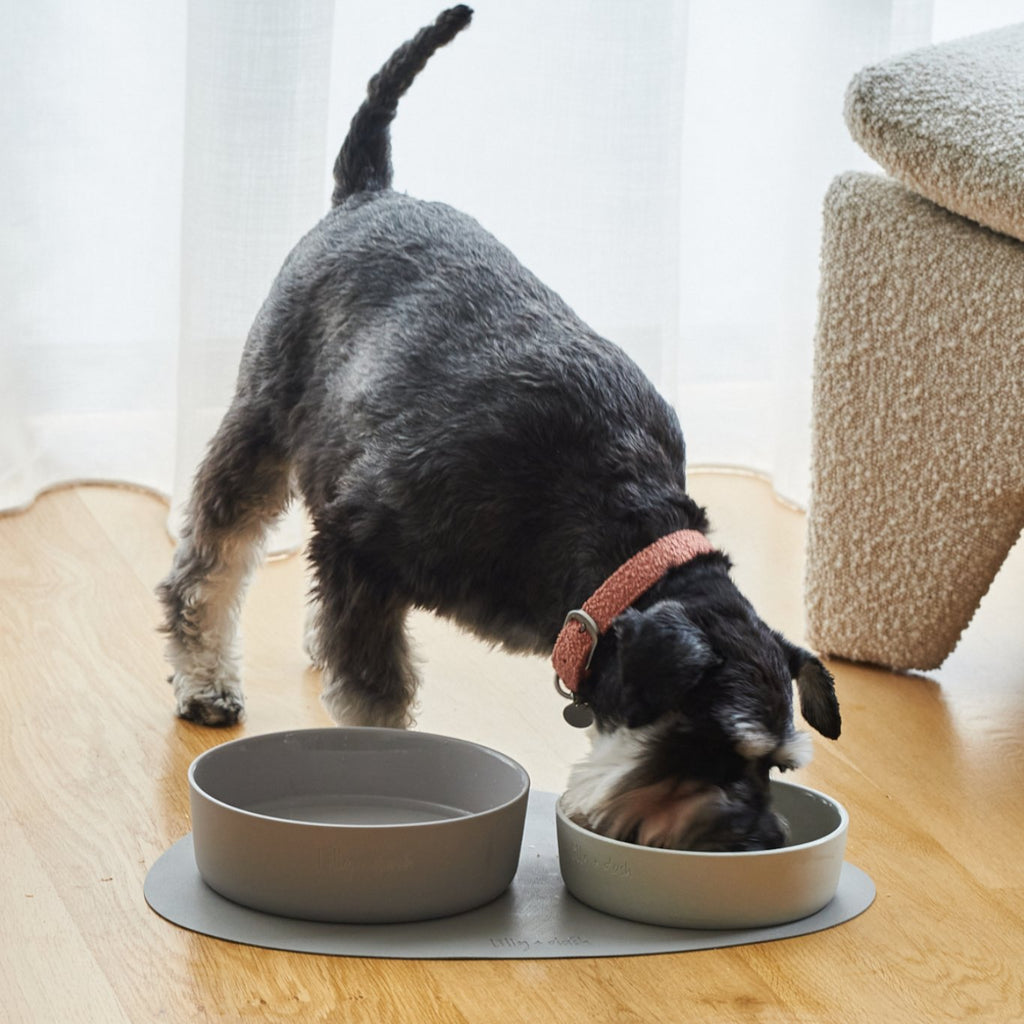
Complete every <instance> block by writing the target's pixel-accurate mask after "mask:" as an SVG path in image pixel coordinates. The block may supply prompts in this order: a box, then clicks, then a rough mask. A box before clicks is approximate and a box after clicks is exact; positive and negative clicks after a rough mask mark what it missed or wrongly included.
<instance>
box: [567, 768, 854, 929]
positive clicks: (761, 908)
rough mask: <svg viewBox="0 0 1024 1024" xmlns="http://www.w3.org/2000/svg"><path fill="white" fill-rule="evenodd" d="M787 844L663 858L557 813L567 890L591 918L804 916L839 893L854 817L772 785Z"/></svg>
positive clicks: (672, 923)
mask: <svg viewBox="0 0 1024 1024" xmlns="http://www.w3.org/2000/svg"><path fill="white" fill-rule="evenodd" d="M771 796H772V801H773V805H774V807H775V809H776V810H777V811H778V812H779V813H780V814H781V815H782V816H783V817H784V818H785V819H786V821H787V822H788V823H789V828H790V836H789V842H788V845H786V846H784V847H781V848H780V849H777V850H757V851H750V852H744V853H696V852H692V851H686V850H662V849H655V848H652V847H648V846H636V845H633V844H632V843H623V842H619V841H618V840H615V839H608V838H606V837H604V836H600V835H597V834H596V833H594V832H591V831H589V830H588V829H586V828H583V827H582V826H581V825H577V824H576V823H575V822H573V821H570V820H569V818H568V817H566V815H565V814H564V813H563V811H562V807H561V803H559V805H558V807H557V808H556V812H555V814H556V831H557V835H558V859H559V864H560V866H561V869H562V878H563V880H564V881H565V885H566V888H568V890H569V891H570V892H571V893H572V894H573V895H574V896H575V897H576V898H577V899H578V900H580V901H581V902H583V903H586V904H587V905H588V906H590V907H593V908H594V909H595V910H601V911H604V912H605V913H607V914H614V915H615V916H616V917H625V918H629V919H631V920H633V921H642V922H643V923H645V924H658V925H667V926H669V927H674V928H761V927H767V926H770V925H778V924H784V923H786V922H789V921H796V920H799V919H800V918H802V917H808V916H809V915H811V914H814V913H816V912H817V911H819V910H821V909H822V908H823V907H825V906H826V905H827V904H828V903H829V902H830V901H831V899H832V897H833V896H834V895H835V893H836V888H837V887H838V885H839V873H840V871H841V870H842V867H843V855H844V853H845V850H846V832H847V827H848V825H849V817H848V815H847V813H846V811H845V810H844V808H843V807H842V805H841V804H839V803H837V802H836V801H835V800H832V799H831V798H830V797H827V796H825V795H824V794H823V793H819V792H817V791H816V790H813V789H807V788H806V787H804V786H798V785H795V784H793V783H790V782H780V781H778V780H776V779H773V780H772V781H771Z"/></svg>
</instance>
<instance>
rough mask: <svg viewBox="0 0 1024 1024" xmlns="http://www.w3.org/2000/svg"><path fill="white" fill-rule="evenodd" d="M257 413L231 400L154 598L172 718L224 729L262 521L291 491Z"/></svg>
mask: <svg viewBox="0 0 1024 1024" xmlns="http://www.w3.org/2000/svg"><path fill="white" fill-rule="evenodd" d="M270 437H271V433H270V430H269V429H268V427H267V424H266V419H265V413H262V412H258V411H253V410H251V409H248V408H247V407H246V405H245V403H243V402H240V401H237V400H236V403H235V404H234V405H233V406H232V408H231V409H230V410H229V411H228V413H227V415H226V416H225V417H224V420H223V422H222V423H221V426H220V428H219V429H218V431H217V433H216V435H215V436H214V438H213V441H212V442H211V444H210V448H209V451H208V453H207V455H206V458H205V459H204V460H203V462H202V464H201V465H200V467H199V471H198V473H197V474H196V479H195V484H194V487H193V491H192V497H191V500H190V503H189V508H188V513H187V516H186V522H185V527H184V529H183V531H182V536H181V542H180V544H179V545H178V548H177V550H176V552H175V556H174V563H173V565H172V567H171V571H170V573H169V574H168V575H167V577H166V579H164V580H163V582H162V583H161V584H160V585H159V587H158V588H157V593H158V595H159V597H160V600H161V601H162V603H163V606H164V611H165V620H164V625H163V629H164V632H165V633H166V634H167V637H168V641H169V642H168V658H169V660H170V662H171V665H172V667H173V670H174V671H173V674H172V676H171V682H172V683H173V684H174V694H175V698H176V700H177V710H178V714H179V715H180V716H181V717H182V718H187V719H189V720H191V721H194V722H200V723H202V724H204V725H232V724H234V723H235V722H237V721H238V719H239V718H240V717H241V714H242V710H243V699H242V686H241V678H240V670H239V654H238V617H239V612H240V610H241V602H242V598H243V597H244V595H245V589H246V585H247V583H248V581H249V577H250V575H251V573H252V571H253V569H254V568H255V567H256V565H257V564H258V563H259V561H260V558H261V556H262V554H263V542H264V539H265V537H266V534H267V531H268V529H269V527H270V526H271V525H272V523H273V522H274V520H276V519H277V518H278V516H279V515H280V514H281V513H282V512H283V511H284V509H285V507H286V506H287V504H288V501H289V498H290V496H291V491H290V487H289V467H288V462H287V460H286V459H285V458H284V457H283V456H282V455H281V454H280V453H279V452H278V450H277V449H276V447H275V445H274V444H273V443H272V442H271V440H270Z"/></svg>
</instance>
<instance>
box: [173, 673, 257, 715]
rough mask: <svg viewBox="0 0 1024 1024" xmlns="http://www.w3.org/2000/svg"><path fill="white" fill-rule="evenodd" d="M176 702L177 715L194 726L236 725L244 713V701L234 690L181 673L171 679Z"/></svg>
mask: <svg viewBox="0 0 1024 1024" xmlns="http://www.w3.org/2000/svg"><path fill="white" fill-rule="evenodd" d="M172 682H173V683H174V692H175V696H176V698H177V704H178V717H179V718H184V719H186V720H187V721H189V722H195V723H197V724H198V725H211V726H228V725H236V724H237V723H238V722H239V721H240V720H241V718H242V715H243V714H244V712H245V701H244V700H243V699H242V694H241V693H239V692H238V691H235V690H231V689H225V688H223V687H218V686H216V685H214V684H211V683H207V684H205V685H204V684H201V683H197V682H196V681H195V680H193V679H190V678H188V677H184V676H181V675H175V676H174V677H173V678H172Z"/></svg>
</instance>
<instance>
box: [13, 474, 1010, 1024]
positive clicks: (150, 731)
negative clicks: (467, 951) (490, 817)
mask: <svg viewBox="0 0 1024 1024" xmlns="http://www.w3.org/2000/svg"><path fill="white" fill-rule="evenodd" d="M692 484H693V491H694V493H695V495H696V496H697V497H698V499H699V500H701V501H703V502H706V503H707V504H708V506H709V509H710V512H711V516H712V521H713V522H714V523H716V524H717V527H718V530H717V540H718V542H719V544H720V545H721V546H722V547H723V548H725V549H726V550H729V551H730V552H731V553H732V555H733V557H734V561H735V563H736V569H735V576H736V578H737V580H738V582H739V583H740V585H741V587H743V588H744V589H745V590H746V592H747V594H748V596H750V597H751V599H752V600H753V601H754V603H755V605H756V606H758V608H759V609H760V611H761V614H762V616H763V617H764V618H765V619H766V620H767V621H768V622H770V623H771V624H772V625H775V626H777V627H779V628H781V629H783V630H785V631H787V632H789V633H790V635H791V636H793V637H794V638H798V637H799V635H800V632H801V628H802V611H801V601H800V591H801V578H802V571H803V567H802V544H803V517H802V516H801V515H800V514H799V513H797V512H794V511H792V510H789V509H787V508H784V507H782V506H781V505H779V504H777V503H776V502H774V501H773V499H772V498H771V496H770V492H769V490H768V488H767V487H766V486H765V485H764V484H762V483H761V482H760V481H757V480H753V479H750V478H744V477H738V476H721V475H716V474H705V473H696V474H694V478H693V481H692ZM165 514H166V510H165V507H164V505H163V504H162V503H160V502H159V501H158V500H156V499H155V498H153V497H151V496H148V495H145V494H140V493H135V492H132V491H129V490H120V489H113V488H96V487H91V488H73V489H66V490H60V491H56V492H53V493H50V494H47V495H45V496H43V497H42V498H40V499H39V501H38V502H37V503H36V504H35V505H34V506H33V507H32V508H31V509H30V510H29V511H28V512H25V513H22V514H18V515H11V516H6V517H0V737H2V739H0V782H2V785H0V814H2V829H0V854H2V856H0V864H2V866H3V883H2V886H0V936H2V940H0V942H2V945H0V1019H2V1020H3V1021H5V1022H18V1021H33V1022H34V1021H41V1022H62V1024H63V1022H73V1021H101V1022H105V1024H113V1022H118V1021H138V1022H147V1021H156V1020H166V1021H173V1022H175V1024H184V1022H189V1021H220V1020H229V1021H230V1020H254V1021H256V1020H258V1021H267V1020H279V1019H280V1020H294V1021H303V1022H305V1021H328V1020H329V1021H346V1022H347V1021H353V1022H364V1021H365V1022H367V1024H386V1022H392V1021H401V1022H415V1024H430V1022H442V1021H443V1022H463V1021H466V1022H474V1024H498V1022H501V1024H505V1022H516V1021H525V1022H531V1024H534V1022H547V1021H552V1022H558V1024H567V1022H571V1021H581V1022H583V1021H586V1022H603V1021H616V1022H618V1021H627V1022H628V1021H635V1022H648V1021H672V1022H677V1021H701V1022H731V1021H756V1022H762V1024H764V1022H785V1024H794V1022H815V1024H818V1022H825V1021H829V1022H834V1021H865V1022H871V1024H896V1022H903V1021H908V1022H910V1021H912V1022H936V1021H946V1020H957V1021H960V1020H971V1021H985V1022H993V1024H1007V1022H1010V1021H1024V739H1022V728H1024V669H1022V665H1024V620H1022V617H1021V612H1022V609H1024V551H1022V550H1021V548H1020V546H1018V549H1017V550H1016V551H1015V552H1014V554H1013V556H1012V559H1011V562H1010V563H1008V565H1007V566H1006V568H1005V570H1004V572H1003V573H1002V574H1001V576H1000V577H999V579H998V580H997V582H996V584H995V586H994V587H993V589H992V591H991V593H990V594H989V596H988V597H987V598H986V601H985V604H984V605H983V607H982V610H981V612H980V613H979V615H978V616H977V617H976V619H975V622H974V623H973V624H972V626H971V628H970V630H969V631H968V633H967V634H966V636H965V638H964V640H963V641H962V643H961V646H960V648H958V650H957V652H956V653H955V654H954V656H953V657H952V658H951V659H950V660H949V661H948V662H947V664H946V666H944V668H943V670H942V671H940V672H935V673H932V674H931V675H929V676H928V677H925V676H897V675H891V674H888V673H886V672H883V671H880V670H876V669H871V668H865V667H859V666H854V665H848V664H843V663H833V664H832V668H833V671H834V673H835V675H836V678H837V682H838V690H839V695H840V699H841V701H842V705H843V717H844V733H843V737H842V739H841V740H840V741H839V742H838V743H836V744H830V743H828V742H827V741H824V740H820V741H817V742H816V750H817V755H816V758H815V760H814V762H813V763H812V764H811V765H810V766H809V767H808V768H806V769H804V770H802V771H801V772H800V773H799V778H800V780H801V781H804V782H806V783H807V784H809V785H813V786H816V787H818V788H820V789H824V790H826V791H828V792H830V793H832V794H834V795H836V796H837V797H838V798H839V799H840V800H842V801H843V802H844V803H845V804H846V806H847V808H848V809H849V811H850V815H851V829H850V840H849V847H848V854H847V856H848V859H849V860H850V861H852V862H853V863H854V864H856V865H858V866H859V867H861V868H863V869H864V870H866V871H867V872H868V873H869V874H870V875H871V876H872V878H873V879H874V880H875V882H876V884H877V887H878V897H877V899H876V901H875V903H874V905H873V906H872V907H871V908H870V909H869V910H868V911H867V912H866V913H865V914H863V915H862V916H860V917H859V918H856V919H855V920H853V921H851V922H849V923H847V924H845V925H842V926H840V927H838V928H834V929H832V930H830V931H826V932H821V933H818V934H815V935H809V936H805V937H802V938H796V939H788V940H784V941H779V942H774V943H767V944H763V945H753V946H743V947H736V948H732V949H725V950H716V951H708V952H698V953H684V954H678V955H673V956H649V957H629V958H621V959H614V960H585V959H582V960H548V961H543V960H539V961H500V960H497V961H388V960H363V959H349V958H332V957H321V956H308V955H299V954H289V953H280V952H273V951H267V950H260V949H255V948H251V947H247V946H242V945H233V944H230V943H226V942H222V941H218V940H214V939H209V938H205V937H203V936H200V935H196V934H193V933H191V932H188V931H184V930H181V929H179V928H177V927H175V926H173V925H171V924H168V923H167V922H166V921H164V920H163V919H162V918H160V917H158V916H157V915H156V914H154V913H153V912H152V911H150V910H149V908H148V907H147V905H146V903H145V901H144V899H143V895H142V885H143V880H144V878H145V875H146V872H147V869H148V868H149V866H150V865H152V863H153V862H154V861H155V860H156V859H157V858H158V857H159V856H160V854H161V853H163V851H164V850H165V849H166V848H167V847H168V846H169V845H170V844H171V843H173V842H174V841H175V840H177V839H179V838H180V837H181V836H183V835H184V834H185V833H186V832H188V830H189V819H188V804H187V793H186V774H185V773H186V769H187V767H188V764H189V762H190V761H191V760H192V758H193V757H195V755H196V754H198V753H199V752H200V751H202V750H204V749H206V748H207V747H210V746H212V745H214V744H217V743H220V742H222V741H224V740H226V739H229V738H231V737H234V736H238V735H242V734H244V733H247V732H249V733H259V732H266V731H271V730H275V729H281V728H289V727H296V726H318V725H326V724H328V721H327V718H326V716H325V714H324V713H323V711H322V710H321V708H320V705H319V703H318V679H317V676H316V674H315V673H314V672H313V671H311V670H310V669H309V668H307V666H306V664H305V661H304V659H303V656H302V653H301V649H300V643H299V636H300V629H301V621H302V609H301V606H302V598H303V592H304V586H305V583H304V579H303V566H302V561H301V559H299V558H298V557H293V558H291V559H286V560H282V561H279V562H275V563H272V564H269V565H267V566H266V567H265V568H264V569H263V570H262V571H261V573H260V575H259V577H258V579H257V581H256V583H255V585H254V588H253V591H252V594H251V596H250V600H249V602H248V604H247V607H246V611H245V619H244V622H245V632H246V643H247V648H246V672H247V691H248V707H249V717H248V720H247V722H246V723H245V725H244V726H242V727H240V728H237V729H232V730H228V731H210V730H206V729H203V728H201V727H197V726H193V725H189V724H187V723H184V722H181V721H178V720H176V719H175V718H174V716H173V713H172V702H171V692H170V688H169V687H168V686H167V684H166V683H165V682H164V678H165V676H166V669H165V666H164V663H163V660H162V652H161V643H160V640H159V638H158V637H157V634H156V632H155V629H154V626H155V622H156V619H157V612H156V606H155V601H154V598H153V596H152V587H153V584H154V583H155V581H156V580H157V579H158V578H159V577H160V576H161V575H162V573H163V572H164V570H165V568H166V565H167V563H168V559H169V558H170V554H171V545H170V542H169V541H168V539H167V535H166V533H165V530H164V518H165ZM415 633H416V635H417V639H418V646H419V651H420V655H421V658H422V663H423V672H424V675H425V680H426V681H425V685H424V688H423V690H422V702H421V703H422V711H421V714H420V727H421V728H424V729H429V730H432V731H441V732H447V733H451V734H454V735H459V736H465V737H468V738H472V739H475V740H478V741H480V742H483V743H486V744H489V745H492V746H496V747H498V748H500V749H502V750H505V751H506V752H508V753H509V754H510V755H512V756H513V757H515V758H517V759H518V760H520V761H521V762H522V763H523V764H524V765H525V766H526V767H527V769H528V770H529V772H530V773H531V775H532V777H533V782H534V786H535V787H537V788H539V789H549V790H558V789H560V788H561V786H562V783H563V781H564V778H565V774H566V771H567V769H568V767H569V765H570V764H571V763H572V762H573V760H574V759H576V758H577V757H578V756H579V755H580V753H581V752H582V749H583V747H582V745H583V743H584V740H583V737H582V736H581V735H580V734H579V733H577V732H575V731H573V730H571V729H569V728H568V727H567V726H565V725H563V724H562V721H561V717H560V713H561V707H562V702H561V700H560V699H559V698H558V697H557V696H556V695H555V693H554V691H553V689H552V686H551V673H550V671H549V669H548V668H547V666H546V665H545V664H544V663H543V661H541V660H540V659H527V658H513V657H509V656H507V655H504V654H502V653H500V652H496V651H492V650H490V649H488V648H487V647H485V646H484V645H482V644H479V643H477V642H476V641H474V640H472V639H470V638H468V637H466V636H464V635H462V634H459V633H457V632H455V631H454V630H452V629H451V628H450V627H448V626H446V625H444V624H442V623H439V622H436V621H434V620H432V619H430V618H428V617H426V616H422V617H418V618H417V619H416V620H415Z"/></svg>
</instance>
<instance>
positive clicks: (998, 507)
mask: <svg viewBox="0 0 1024 1024" xmlns="http://www.w3.org/2000/svg"><path fill="white" fill-rule="evenodd" d="M813 450H814V464H813V468H812V493H811V504H810V512H809V517H808V518H809V534H808V565H807V580H806V583H807V588H806V598H807V618H808V637H809V640H810V642H811V643H812V644H813V645H814V646H816V647H817V648H818V649H819V650H820V651H821V652H823V653H825V654H832V655H838V656H841V657H844V658H850V659H853V660H857V661H868V662H873V663H876V664H882V665H887V666H890V667H894V668H898V669H929V668H935V667H937V666H938V665H940V664H941V663H942V661H943V660H944V659H945V658H946V656H947V655H948V654H949V653H950V651H952V649H953V647H954V645H955V644H956V641H957V639H958V638H959V636H960V633H961V632H962V630H963V629H964V627H965V626H966V625H967V624H968V622H969V621H970V619H971V617H972V615H973V613H974V611H975V610H976V608H977V606H978V603H979V601H980V600H981V598H982V596H983V595H984V593H985V591H986V590H987V589H988V587H989V584H990V582H991V580H992V579H993V577H994V576H995V574H996V572H997V571H998V569H999V567H1000V565H1001V564H1002V562H1003V560H1004V559H1005V557H1006V555H1007V553H1008V552H1009V550H1010V548H1011V547H1012V545H1013V543H1014V541H1015V539H1016V538H1017V536H1018V534H1019V533H1020V531H1021V528H1022V527H1024V243H1021V242H1018V241H1016V240H1014V239H1011V238H1008V237H1007V236H1006V235H1003V234H996V233H994V232H992V231H989V230H986V229H985V228H982V227H979V226H978V225H976V224H975V223H973V222H972V221H969V220H966V219H964V218H963V217H959V216H957V215H955V214H952V213H949V212H948V211H946V210H944V209H941V208H940V207H938V206H936V205H934V204H933V203H931V202H929V201H928V200H927V199H923V198H921V197H920V196H918V195H915V194H914V193H912V192H910V191H908V190H907V189H906V188H904V187H903V186H902V185H901V184H899V183H898V182H895V181H893V180H892V179H889V178H884V177H880V176H876V175H869V174H860V173H850V174H844V175H841V176H840V177H839V178H837V179H836V180H835V181H834V182H833V184H832V187H831V188H830V190H829V192H828V195H827V197H826V201H825V228H824V243H823V253H822V280H821V291H820V315H819V324H818V332H817V338H816V350H815V380H814V395H813Z"/></svg>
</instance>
